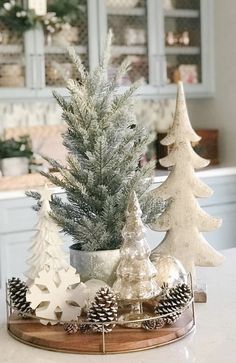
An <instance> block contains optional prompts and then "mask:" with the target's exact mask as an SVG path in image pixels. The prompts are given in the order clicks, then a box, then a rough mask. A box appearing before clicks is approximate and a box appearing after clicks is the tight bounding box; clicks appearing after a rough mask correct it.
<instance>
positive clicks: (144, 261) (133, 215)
mask: <svg viewBox="0 0 236 363" xmlns="http://www.w3.org/2000/svg"><path fill="white" fill-rule="evenodd" d="M141 215H142V211H141V209H140V206H139V202H138V199H137V196H136V193H135V192H133V193H132V194H131V197H130V200H129V204H128V209H127V213H126V216H127V217H126V222H125V226H124V228H123V231H122V236H123V245H122V246H121V249H120V253H121V257H120V263H119V265H118V268H117V271H116V274H117V279H116V281H115V283H114V285H113V290H114V291H115V292H116V293H117V296H118V299H119V300H122V301H125V302H133V303H135V304H134V305H133V308H135V312H136V314H133V313H134V310H133V311H132V312H131V314H128V316H125V317H124V318H125V320H133V318H134V317H135V318H138V317H142V309H141V303H142V301H145V300H149V299H151V298H153V297H155V296H157V295H158V294H159V293H160V287H159V286H158V284H157V282H156V280H155V276H156V274H157V270H156V269H155V267H154V265H153V264H152V263H151V261H150V259H149V256H150V253H151V250H150V247H149V245H148V243H147V240H146V239H145V230H144V225H143V223H142V220H141Z"/></svg>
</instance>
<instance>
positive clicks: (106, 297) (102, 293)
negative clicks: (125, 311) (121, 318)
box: [87, 287, 118, 333]
mask: <svg viewBox="0 0 236 363" xmlns="http://www.w3.org/2000/svg"><path fill="white" fill-rule="evenodd" d="M117 310H118V304H117V301H116V297H115V293H114V292H113V291H112V290H111V289H110V288H109V287H102V288H101V289H100V290H98V292H97V293H96V295H95V298H94V301H93V302H92V304H91V307H90V309H89V311H88V315H87V320H88V321H89V322H92V323H96V322H98V323H106V322H109V321H115V320H117ZM114 326H115V324H106V325H104V332H105V333H109V332H111V331H112V329H113V328H114ZM91 327H92V330H93V331H96V332H99V333H101V332H102V327H103V326H102V325H101V324H98V325H96V324H94V325H91Z"/></svg>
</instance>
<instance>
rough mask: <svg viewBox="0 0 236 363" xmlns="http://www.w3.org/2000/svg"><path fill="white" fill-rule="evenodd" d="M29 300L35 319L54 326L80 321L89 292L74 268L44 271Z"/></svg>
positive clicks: (35, 283)
mask: <svg viewBox="0 0 236 363" xmlns="http://www.w3.org/2000/svg"><path fill="white" fill-rule="evenodd" d="M55 274H56V275H57V277H56V279H55ZM26 299H27V301H28V302H30V303H31V304H30V306H31V308H32V309H34V310H35V315H36V316H38V317H39V318H42V319H40V322H41V323H42V324H44V325H46V324H48V323H49V324H51V325H54V324H57V323H58V322H60V321H71V320H76V319H77V316H79V315H80V314H81V309H82V308H83V307H84V306H85V304H86V302H87V299H88V288H87V287H86V285H85V284H83V283H82V282H81V283H80V276H79V274H76V270H75V268H73V267H71V266H70V267H69V268H67V269H61V270H60V271H57V272H55V271H54V270H51V269H48V270H46V269H44V270H42V271H40V272H39V276H38V277H37V278H36V279H35V280H34V284H33V285H32V286H31V287H30V288H29V291H28V292H27V294H26ZM50 319H51V320H50Z"/></svg>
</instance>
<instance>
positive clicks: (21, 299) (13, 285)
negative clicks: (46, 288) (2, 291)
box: [8, 277, 33, 317]
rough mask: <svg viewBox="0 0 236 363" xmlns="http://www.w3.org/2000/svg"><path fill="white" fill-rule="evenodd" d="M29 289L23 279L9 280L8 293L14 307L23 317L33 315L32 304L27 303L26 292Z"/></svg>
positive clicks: (14, 278)
mask: <svg viewBox="0 0 236 363" xmlns="http://www.w3.org/2000/svg"><path fill="white" fill-rule="evenodd" d="M27 290H28V287H27V285H26V283H25V282H24V281H21V279H19V278H16V277H12V278H11V279H9V280H8V292H9V297H10V300H11V303H12V306H13V307H14V308H15V309H16V310H17V311H18V312H19V314H20V315H21V316H22V317H25V315H26V314H32V313H33V310H32V309H31V307H30V303H29V302H27V301H26V292H27Z"/></svg>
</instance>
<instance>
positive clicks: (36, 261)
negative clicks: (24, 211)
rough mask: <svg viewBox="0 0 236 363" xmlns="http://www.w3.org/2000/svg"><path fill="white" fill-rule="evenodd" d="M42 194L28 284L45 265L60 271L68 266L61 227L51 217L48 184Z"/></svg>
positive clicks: (26, 274)
mask: <svg viewBox="0 0 236 363" xmlns="http://www.w3.org/2000/svg"><path fill="white" fill-rule="evenodd" d="M40 194H41V199H40V203H41V207H40V210H39V220H38V223H37V225H36V229H37V232H36V234H35V236H34V237H33V239H32V242H31V247H30V248H29V252H30V257H29V258H28V260H27V264H28V265H30V267H29V269H28V271H26V273H25V276H26V277H28V278H29V280H28V284H30V283H31V282H33V280H34V279H35V278H36V277H37V276H38V273H39V272H40V271H41V270H42V269H43V268H44V267H45V268H51V269H53V270H55V271H58V270H60V269H62V268H66V267H68V263H67V262H66V254H65V253H64V252H63V251H62V249H61V245H62V244H63V241H62V239H61V238H60V236H59V229H58V226H57V225H56V224H55V222H54V221H53V220H52V218H51V217H50V214H49V213H50V211H51V208H50V205H49V202H50V200H51V193H50V191H49V190H48V188H47V186H45V187H44V189H43V190H42V192H41V193H40Z"/></svg>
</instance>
